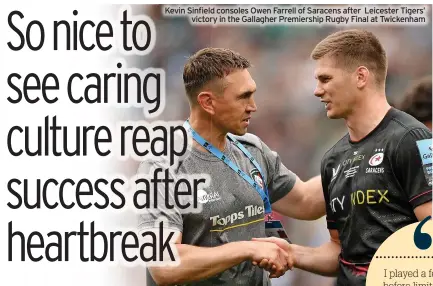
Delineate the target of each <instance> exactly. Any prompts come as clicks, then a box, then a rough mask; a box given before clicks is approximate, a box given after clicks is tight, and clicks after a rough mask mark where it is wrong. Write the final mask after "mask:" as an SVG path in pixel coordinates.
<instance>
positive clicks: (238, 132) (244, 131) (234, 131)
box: [230, 128, 247, 136]
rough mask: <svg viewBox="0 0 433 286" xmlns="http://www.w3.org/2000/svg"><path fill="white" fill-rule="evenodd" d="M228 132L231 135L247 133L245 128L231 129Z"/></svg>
mask: <svg viewBox="0 0 433 286" xmlns="http://www.w3.org/2000/svg"><path fill="white" fill-rule="evenodd" d="M230 133H231V134H233V135H236V136H243V135H245V134H246V133H247V129H246V128H245V129H240V130H233V131H232V132H230Z"/></svg>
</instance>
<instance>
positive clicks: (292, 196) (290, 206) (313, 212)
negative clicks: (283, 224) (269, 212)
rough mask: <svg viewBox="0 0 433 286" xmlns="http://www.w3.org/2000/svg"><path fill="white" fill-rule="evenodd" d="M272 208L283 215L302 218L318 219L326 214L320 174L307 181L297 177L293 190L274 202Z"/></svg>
mask: <svg viewBox="0 0 433 286" xmlns="http://www.w3.org/2000/svg"><path fill="white" fill-rule="evenodd" d="M272 209H273V210H275V211H277V212H278V213H280V214H282V215H285V216H288V217H292V218H295V219H301V220H316V219H319V218H320V217H322V216H323V215H325V199H324V197H323V190H322V181H321V178H320V176H316V177H313V178H311V179H310V180H308V181H306V182H303V181H302V180H301V179H300V178H299V177H296V182H295V185H294V186H293V188H292V190H290V192H289V193H287V194H286V195H285V196H284V197H282V198H281V199H279V200H278V201H276V202H275V203H273V204H272Z"/></svg>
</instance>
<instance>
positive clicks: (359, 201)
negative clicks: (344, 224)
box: [350, 190, 389, 206]
mask: <svg viewBox="0 0 433 286" xmlns="http://www.w3.org/2000/svg"><path fill="white" fill-rule="evenodd" d="M350 199H351V202H352V205H353V206H354V205H364V204H367V205H375V204H381V203H389V198H388V190H365V191H364V190H357V191H356V192H353V193H351V194H350Z"/></svg>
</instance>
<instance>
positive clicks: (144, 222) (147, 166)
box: [135, 162, 183, 232]
mask: <svg viewBox="0 0 433 286" xmlns="http://www.w3.org/2000/svg"><path fill="white" fill-rule="evenodd" d="M158 168H160V169H161V170H162V171H159V172H158V177H159V178H163V177H164V176H165V175H164V172H165V169H166V167H163V166H161V165H159V164H158V163H155V162H142V163H141V164H140V166H139V168H138V171H137V175H136V177H135V193H136V194H139V195H138V196H137V202H138V203H139V204H140V205H146V206H147V207H145V208H142V209H140V210H136V211H137V212H138V222H137V223H138V231H139V232H141V231H143V230H144V229H151V228H155V227H157V225H158V224H159V223H160V222H161V221H162V222H164V224H163V225H164V228H165V229H170V230H176V231H180V232H182V231H183V219H182V213H181V211H180V210H179V209H178V208H177V207H176V203H175V200H174V197H173V196H172V195H173V193H174V192H173V190H170V189H168V190H166V187H165V185H164V184H163V181H164V180H160V183H158V184H156V192H155V190H154V188H155V186H154V184H153V183H150V180H151V179H152V178H153V177H154V174H155V172H156V169H158ZM169 171H170V172H169V174H170V175H169V176H170V179H173V177H174V174H173V173H172V172H171V169H169ZM146 180H147V181H149V184H147V183H146V182H145V181H146ZM170 185H173V184H170ZM146 200H147V201H146ZM155 200H157V201H156V202H155ZM167 206H168V207H167Z"/></svg>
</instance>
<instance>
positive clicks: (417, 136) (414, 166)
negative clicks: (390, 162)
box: [394, 128, 432, 208]
mask: <svg viewBox="0 0 433 286" xmlns="http://www.w3.org/2000/svg"><path fill="white" fill-rule="evenodd" d="M394 172H395V174H396V176H397V179H398V181H399V184H400V185H401V187H402V188H403V190H404V192H405V193H406V195H407V197H408V200H409V203H410V204H411V205H412V207H413V208H416V207H417V206H419V205H422V204H424V203H426V202H429V201H431V200H432V187H431V185H432V134H431V132H430V131H428V130H426V129H423V128H418V129H412V130H410V131H408V132H407V133H406V134H405V135H404V137H403V138H402V139H401V141H400V142H399V144H398V145H397V149H396V151H395V166H394Z"/></svg>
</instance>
